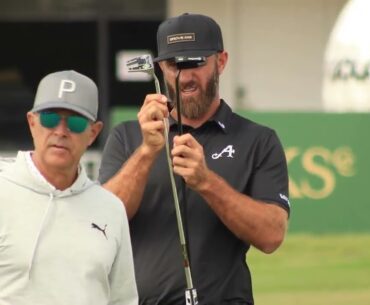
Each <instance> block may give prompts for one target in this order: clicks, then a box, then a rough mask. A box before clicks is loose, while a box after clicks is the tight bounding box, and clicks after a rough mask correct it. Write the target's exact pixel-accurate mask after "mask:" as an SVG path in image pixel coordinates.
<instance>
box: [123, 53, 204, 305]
mask: <svg viewBox="0 0 370 305" xmlns="http://www.w3.org/2000/svg"><path fill="white" fill-rule="evenodd" d="M180 62H181V64H183V65H184V67H185V66H186V67H188V66H189V67H190V65H189V63H187V61H186V60H185V59H184V60H182V61H181V60H180ZM195 62H196V61H195V60H194V61H193V64H195ZM198 62H200V61H199V60H198ZM176 64H177V63H176ZM126 65H127V67H128V69H129V70H128V71H129V72H145V73H148V74H150V75H152V76H153V78H154V82H155V88H156V92H157V93H161V89H160V85H159V81H158V78H157V76H156V74H155V71H154V65H153V61H152V58H151V56H150V55H142V56H139V57H135V58H133V59H131V60H129V61H128V62H127V64H126ZM178 91H179V90H178V79H177V80H176V92H178ZM177 101H178V103H177V104H180V102H179V98H178V99H177ZM178 113H181V112H178ZM178 117H179V122H178V124H179V126H181V127H180V128H181V131H182V124H181V115H179V116H178ZM163 121H164V125H165V132H164V135H165V144H166V145H165V146H166V155H167V161H168V167H169V172H170V180H171V187H172V194H173V198H174V203H175V211H176V220H177V227H178V232H179V238H180V244H181V250H182V257H183V264H184V270H185V279H186V290H185V304H186V305H198V297H197V291H196V289H195V288H194V287H193V280H192V276H191V269H190V262H189V256H188V250H187V245H186V238H185V233H184V225H183V221H182V219H183V217H182V215H181V210H180V204H179V199H178V194H177V188H176V182H175V177H174V174H173V169H172V159H171V154H170V147H169V140H168V132H169V122H168V118H164V120H163ZM179 134H182V132H181V133H179ZM182 183H183V185H182V187H183V190H184V196H185V186H184V181H183V179H182Z"/></svg>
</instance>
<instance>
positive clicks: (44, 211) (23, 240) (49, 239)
mask: <svg viewBox="0 0 370 305" xmlns="http://www.w3.org/2000/svg"><path fill="white" fill-rule="evenodd" d="M27 158H29V152H19V153H18V155H17V159H16V161H15V162H14V163H13V164H9V165H8V166H6V168H5V169H4V170H3V171H1V172H0V305H10V304H11V305H23V304H24V305H59V304H60V305H108V304H109V305H113V304H114V305H116V304H117V305H118V304H119V305H123V304H125V305H134V304H135V305H136V304H138V297H137V289H136V283H135V275H134V265H133V258H132V249H131V241H130V235H129V227H128V221H127V217H126V213H125V210H124V208H123V205H122V203H121V201H120V200H119V199H118V198H117V197H116V196H114V195H113V194H112V193H110V192H108V191H107V190H105V189H104V188H102V187H101V186H100V185H98V184H96V183H93V182H92V181H91V180H90V179H88V177H87V176H86V172H85V171H84V169H83V168H82V169H81V171H80V173H79V175H78V178H77V179H76V181H75V182H74V183H73V185H72V186H71V187H69V188H68V189H66V190H64V191H60V190H57V189H55V188H54V187H53V186H52V185H50V184H49V183H47V181H46V180H45V179H43V177H42V176H41V174H40V173H39V172H37V171H35V167H34V166H33V164H31V165H30V164H29V163H27ZM32 168H33V169H32Z"/></svg>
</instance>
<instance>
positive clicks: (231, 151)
mask: <svg viewBox="0 0 370 305" xmlns="http://www.w3.org/2000/svg"><path fill="white" fill-rule="evenodd" d="M224 154H226V157H227V158H234V154H235V149H234V147H233V146H232V145H227V146H226V147H225V148H224V149H223V150H222V151H221V152H220V153H214V154H212V159H219V158H221V157H222V156H223V155H224Z"/></svg>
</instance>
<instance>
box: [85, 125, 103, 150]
mask: <svg viewBox="0 0 370 305" xmlns="http://www.w3.org/2000/svg"><path fill="white" fill-rule="evenodd" d="M103 125H104V124H103V122H102V121H96V122H94V123H92V124H91V127H90V139H89V142H88V143H89V146H90V145H91V144H92V143H94V141H95V139H96V137H97V136H98V135H99V133H100V131H101V130H102V129H103Z"/></svg>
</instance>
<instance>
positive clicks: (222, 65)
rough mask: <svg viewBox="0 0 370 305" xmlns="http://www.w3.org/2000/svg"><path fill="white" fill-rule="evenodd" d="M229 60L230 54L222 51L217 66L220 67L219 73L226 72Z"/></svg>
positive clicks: (218, 55) (218, 56)
mask: <svg viewBox="0 0 370 305" xmlns="http://www.w3.org/2000/svg"><path fill="white" fill-rule="evenodd" d="M228 58H229V54H228V53H227V52H226V51H222V52H220V53H218V54H217V66H218V72H219V73H220V74H221V73H222V72H223V71H224V69H225V67H226V64H227V60H228Z"/></svg>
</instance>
